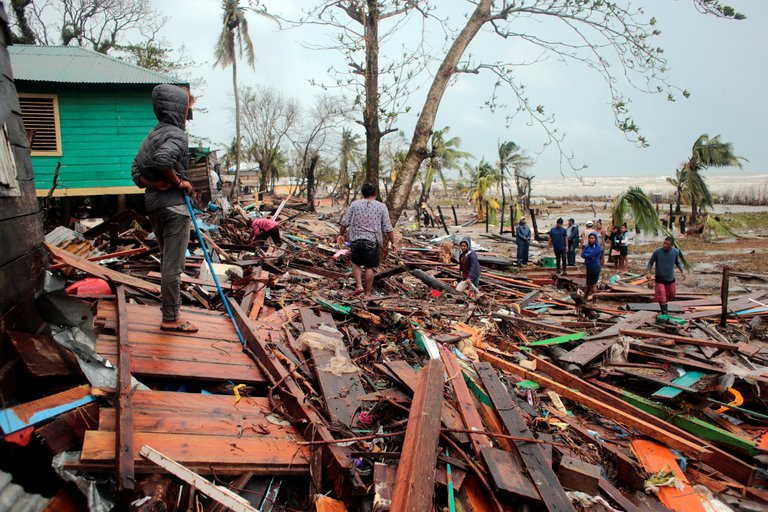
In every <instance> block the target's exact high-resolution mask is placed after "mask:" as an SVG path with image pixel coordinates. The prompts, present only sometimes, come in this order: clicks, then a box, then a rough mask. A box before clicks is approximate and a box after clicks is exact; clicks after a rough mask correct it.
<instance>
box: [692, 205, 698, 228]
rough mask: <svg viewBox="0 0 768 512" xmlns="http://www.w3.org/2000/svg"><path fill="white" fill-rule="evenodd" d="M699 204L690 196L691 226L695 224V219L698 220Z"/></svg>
mask: <svg viewBox="0 0 768 512" xmlns="http://www.w3.org/2000/svg"><path fill="white" fill-rule="evenodd" d="M698 207H699V205H698V204H697V203H696V200H695V199H693V198H691V226H693V225H694V224H696V221H697V220H698V216H699V208H698Z"/></svg>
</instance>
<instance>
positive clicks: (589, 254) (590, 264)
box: [581, 233, 603, 300]
mask: <svg viewBox="0 0 768 512" xmlns="http://www.w3.org/2000/svg"><path fill="white" fill-rule="evenodd" d="M581 257H582V258H584V264H585V265H586V266H587V291H586V293H585V294H584V299H585V300H586V299H589V298H590V297H592V293H593V292H594V290H595V285H596V284H597V282H598V281H599V280H600V271H601V270H602V264H601V262H602V259H603V248H602V247H601V246H600V244H598V243H597V234H596V233H590V234H589V237H588V238H587V245H585V246H584V249H582V250H581Z"/></svg>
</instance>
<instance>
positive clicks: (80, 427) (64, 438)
mask: <svg viewBox="0 0 768 512" xmlns="http://www.w3.org/2000/svg"><path fill="white" fill-rule="evenodd" d="M98 420H99V406H98V404H97V403H96V402H91V403H89V404H87V405H84V406H82V407H78V408H77V409H72V410H71V411H69V412H65V413H64V414H61V415H60V416H58V417H57V418H56V419H54V420H53V421H50V422H48V423H46V424H45V425H42V426H40V427H38V428H36V429H35V434H36V435H37V436H39V437H40V438H42V440H43V442H44V443H45V444H46V446H47V447H48V450H49V451H50V452H51V454H53V455H57V454H59V453H61V452H65V451H69V450H79V449H80V447H81V446H82V445H83V437H84V436H85V431H86V430H93V429H95V428H97V426H98Z"/></svg>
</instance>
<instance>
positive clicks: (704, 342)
mask: <svg viewBox="0 0 768 512" xmlns="http://www.w3.org/2000/svg"><path fill="white" fill-rule="evenodd" d="M619 333H621V334H623V335H625V336H632V337H633V338H663V339H665V340H672V341H675V342H677V343H687V344H689V345H698V346H700V347H712V348H717V349H721V350H738V348H739V346H738V345H737V344H736V343H723V342H722V341H714V340H708V339H704V338H690V337H688V336H680V335H677V334H667V333H665V332H653V331H640V330H637V329H621V330H620V331H619Z"/></svg>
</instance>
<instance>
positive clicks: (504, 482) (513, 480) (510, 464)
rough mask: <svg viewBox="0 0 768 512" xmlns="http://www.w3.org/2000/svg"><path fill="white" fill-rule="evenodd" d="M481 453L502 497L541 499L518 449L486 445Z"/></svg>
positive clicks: (537, 500) (536, 500) (538, 500)
mask: <svg viewBox="0 0 768 512" xmlns="http://www.w3.org/2000/svg"><path fill="white" fill-rule="evenodd" d="M481 455H482V458H483V462H484V463H485V467H487V468H488V472H489V473H490V476H491V480H492V481H493V485H494V487H495V488H496V490H497V491H499V492H500V493H501V495H502V497H510V498H525V499H528V500H532V501H535V502H540V501H541V496H540V495H539V491H538V490H537V489H536V487H535V486H534V485H533V482H532V481H531V479H530V477H529V476H528V475H527V473H526V472H525V469H524V468H523V462H522V460H521V459H520V455H518V453H517V450H516V449H515V450H510V451H507V450H500V449H498V448H492V447H490V446H485V447H483V449H482V452H481ZM505 495H506V496H505Z"/></svg>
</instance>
